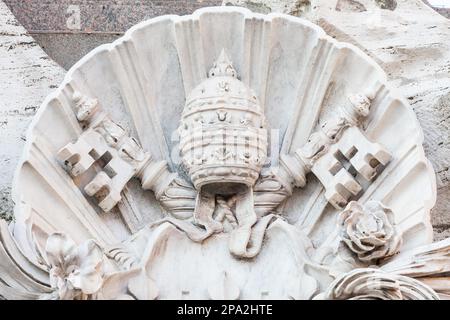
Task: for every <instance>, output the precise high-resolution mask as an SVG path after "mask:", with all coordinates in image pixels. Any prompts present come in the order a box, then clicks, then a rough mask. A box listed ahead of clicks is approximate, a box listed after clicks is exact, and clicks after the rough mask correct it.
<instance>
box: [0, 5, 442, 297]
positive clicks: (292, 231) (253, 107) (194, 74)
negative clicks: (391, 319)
mask: <svg viewBox="0 0 450 320" xmlns="http://www.w3.org/2000/svg"><path fill="white" fill-rule="evenodd" d="M292 33H295V34H297V35H298V37H296V38H292V37H290V35H291V34H292ZM143 39H145V40H146V41H143ZM300 50H301V52H302V55H298V54H297V52H298V51H300ZM227 53H228V54H229V56H228V54H227ZM175 62H178V63H175ZM99 77H101V79H102V81H98V79H99ZM168 90H170V95H165V94H164V93H166V92H168ZM188 97H189V98H188ZM280 110H283V112H280ZM264 119H267V121H266V120H264ZM269 128H270V129H271V130H272V131H271V133H270V135H269V136H268V137H270V142H271V143H270V146H271V151H270V161H269V162H268V163H267V164H266V166H264V168H263V167H262V164H263V163H264V162H265V161H264V159H265V158H266V156H267V159H269V158H268V155H269V154H268V153H267V151H268V149H267V147H268V145H267V141H266V136H265V135H266V134H267V131H266V129H269ZM175 130H176V131H175ZM217 130H218V132H222V131H223V133H221V134H219V135H217V136H214V132H215V131H217ZM221 130H222V131H221ZM227 130H231V131H227ZM273 130H275V132H274V131H273ZM174 132H178V134H179V135H180V137H179V138H181V140H180V145H179V146H178V143H177V142H178V140H177V139H176V138H177V136H176V135H175V136H174ZM211 132H212V133H213V135H211V136H210V135H209V134H210V133H211ZM232 132H233V133H232ZM256 132H257V133H256ZM264 132H266V133H264ZM231 133H232V134H231ZM28 137H29V141H28V142H27V145H26V147H25V149H24V153H23V158H22V161H21V163H20V164H19V169H18V171H17V175H16V179H15V183H14V193H13V196H14V199H15V201H16V203H17V205H16V221H15V223H14V224H11V226H10V229H11V232H12V234H13V239H10V238H11V234H10V233H8V232H7V231H6V230H5V228H3V229H2V230H0V231H1V232H2V237H3V239H5V240H3V242H4V243H3V246H4V248H5V250H6V252H12V254H10V255H9V256H8V255H5V254H4V257H5V259H6V260H5V264H4V269H3V271H2V270H0V271H1V272H0V274H2V277H4V279H5V280H4V281H3V282H4V283H5V284H4V285H1V286H0V290H1V291H0V292H1V293H2V295H4V296H5V297H8V298H25V297H34V298H36V297H37V298H43V297H48V298H51V299H66V298H68V299H91V298H92V299H103V298H116V299H122V298H135V299H153V298H155V297H157V296H159V297H161V298H177V297H181V298H182V297H183V296H190V297H195V298H220V297H222V298H229V299H235V298H239V297H240V298H261V297H263V296H265V297H271V298H295V299H310V298H313V297H315V298H326V299H328V298H337V299H339V298H349V297H355V298H356V297H360V296H361V292H360V290H358V289H357V290H355V291H354V292H353V291H349V290H350V289H351V288H350V287H349V288H348V289H349V290H346V292H347V291H348V292H347V294H346V295H345V296H341V295H340V290H341V289H340V288H342V283H344V284H346V283H347V282H346V281H347V279H349V278H350V279H354V278H355V277H356V278H357V279H359V280H361V281H364V279H365V278H367V277H370V279H371V280H370V283H368V285H369V286H370V287H372V285H371V283H372V281H381V282H383V281H388V282H389V281H394V282H395V284H396V288H395V290H393V292H392V297H394V298H399V299H410V298H411V299H436V298H438V297H445V296H446V294H447V289H446V288H445V287H442V286H439V285H438V284H436V283H434V282H433V281H431V282H429V283H430V284H429V285H424V284H423V283H422V282H423V281H425V280H423V279H421V280H420V281H422V282H418V281H419V280H415V279H412V278H410V277H409V278H408V277H406V276H405V275H404V274H405V273H407V272H410V270H412V269H414V268H416V267H417V266H416V264H415V262H414V260H413V263H410V260H409V258H413V257H412V255H413V254H415V253H414V252H415V251H413V250H415V249H417V248H418V247H421V251H420V253H422V254H425V255H429V259H432V261H431V262H430V263H429V268H431V269H429V271H428V273H427V274H426V278H427V279H426V280H430V279H435V278H436V277H439V276H440V275H441V273H442V269H441V268H440V267H441V265H440V261H441V260H440V257H441V256H443V257H444V260H445V259H447V255H448V244H447V242H442V243H436V244H433V245H431V246H430V244H431V242H432V228H431V224H430V220H429V212H430V209H431V207H432V206H433V204H434V202H435V177H434V172H433V171H432V168H431V167H430V165H429V162H428V161H427V159H426V158H425V156H424V153H423V148H422V141H423V136H422V132H421V129H420V125H419V123H418V122H417V120H416V118H415V115H414V112H413V111H412V110H411V109H410V108H409V106H408V103H407V100H406V99H404V98H403V97H402V96H401V95H400V94H399V93H398V92H397V91H396V90H394V89H392V87H391V86H390V85H389V84H388V83H387V79H386V77H385V75H384V73H383V71H382V70H381V69H380V67H379V66H378V65H377V64H376V63H375V62H374V61H373V60H371V59H370V58H368V57H367V56H366V55H364V54H363V53H362V52H361V51H360V50H358V49H357V48H355V47H354V46H352V45H349V44H346V43H342V42H337V41H336V40H334V39H332V38H331V37H329V36H327V35H326V34H325V33H324V32H323V30H321V29H320V28H318V27H317V26H316V25H314V24H311V23H310V22H308V21H306V20H302V19H298V18H293V17H291V16H288V15H277V14H272V15H267V16H266V15H257V14H254V13H252V12H250V11H248V10H243V9H239V8H236V7H234V8H231V7H222V8H207V9H204V10H199V11H196V12H195V13H194V14H192V15H190V16H184V17H178V16H165V17H160V18H157V19H153V20H149V21H146V22H143V23H141V24H139V25H137V26H135V27H133V28H132V29H131V30H129V31H128V32H127V33H126V35H125V36H124V38H122V39H120V40H119V41H116V42H114V43H112V44H110V45H107V46H102V47H99V48H98V49H96V50H95V51H93V52H92V53H91V54H89V55H88V56H86V57H85V58H83V59H82V60H81V61H80V62H79V63H77V64H76V65H75V67H74V68H73V69H72V70H71V71H70V72H69V73H68V74H67V76H66V77H65V79H64V81H63V82H62V84H61V85H60V86H59V87H58V90H56V91H55V92H54V93H53V94H51V95H50V96H48V98H47V99H46V100H45V102H44V105H43V107H42V108H41V109H40V110H39V112H38V114H37V115H36V117H35V119H34V121H33V123H32V126H31V129H30V131H29V133H28ZM393 137H395V138H393ZM199 138H201V139H200V140H199ZM203 139H206V140H203ZM234 139H236V141H235V140H234ZM206 141H208V143H206V148H204V147H203V143H204V142H206ZM233 141H235V143H236V145H235V144H234V143H233ZM277 142H279V143H277ZM179 147H180V148H181V149H179ZM180 150H181V152H180ZM188 151H192V152H188ZM178 156H181V158H182V160H183V165H181V163H180V162H179V161H178V159H179V157H178ZM253 161H255V162H253ZM133 178H136V179H133ZM130 179H133V180H130ZM129 180H130V182H129V183H128V181H129ZM142 189H143V190H144V191H143V190H142ZM145 190H150V192H147V191H145ZM194 200H195V201H194ZM355 201H357V202H355ZM55 212H57V213H58V214H57V215H55ZM161 218H162V219H161ZM338 218H339V219H338ZM175 227H176V228H175ZM61 233H64V234H65V235H61ZM72 239H73V240H72ZM177 239H178V240H177ZM263 240H264V241H263ZM14 242H17V246H18V247H16V246H15V245H14ZM227 243H228V250H224V248H225V249H226V246H227ZM174 244H175V245H174ZM1 248H2V247H0V249H1ZM18 248H20V250H19V249H18ZM412 251H413V252H412ZM1 253H2V252H1V251H0V254H1ZM186 253H188V255H187V256H186V258H185V259H184V258H183V259H182V261H183V265H181V264H180V263H175V262H176V261H178V259H179V257H180V255H185V254H186ZM213 254H214V255H215V256H217V258H215V259H212V260H211V259H206V260H205V257H207V258H208V257H209V256H211V255H213ZM277 256H280V259H275V260H273V262H271V263H268V262H266V261H267V260H266V259H269V261H270V260H271V257H277ZM281 256H285V257H290V258H292V259H291V260H289V261H287V260H285V259H281ZM282 260H283V261H284V262H285V263H283V268H284V269H283V270H284V271H283V272H279V271H280V268H281V266H279V265H277V263H276V261H282ZM214 261H222V262H221V263H218V264H217V263H215V262H214ZM373 264H377V265H378V266H379V267H380V268H381V269H382V271H380V272H376V273H374V272H372V270H371V269H367V268H368V267H369V266H371V265H373ZM389 264H393V265H394V267H395V268H394V269H395V272H397V273H398V274H397V273H396V274H392V272H389V271H385V270H384V269H383V268H384V265H389ZM67 265H70V266H71V267H70V268H66V267H67ZM17 266H21V267H20V269H21V270H24V271H23V272H24V273H25V274H26V276H28V277H31V279H30V280H29V281H31V285H30V287H31V288H32V289H31V291H30V290H25V291H23V290H18V289H17V287H18V286H21V284H22V280H20V279H19V280H18V279H16V278H12V277H9V275H10V273H11V272H10V271H8V270H9V269H14V268H17ZM170 266H173V267H170ZM179 268H182V270H180V269H179ZM355 268H358V269H362V272H360V273H356V274H354V273H352V272H351V271H352V270H353V269H355ZM198 270H204V271H202V272H201V274H202V277H201V279H200V278H199V277H198ZM46 272H49V279H48V280H45V273H46ZM175 274H176V275H177V277H179V281H173V280H174V277H173V276H174V275H175ZM263 274H264V277H265V278H266V277H267V282H264V281H260V280H258V279H260V276H261V275H263ZM422 276H423V274H421V273H419V275H418V276H417V277H422ZM413 277H416V276H415V275H414V276H413ZM38 278H39V279H42V278H44V280H43V281H41V282H40V283H42V284H43V285H44V288H42V287H39V286H36V284H35V283H34V282H33V281H36V280H37V279H38ZM277 279H278V280H277ZM2 280H3V278H2ZM89 284H92V285H89ZM411 287H412V288H414V289H415V290H416V291H417V293H418V294H417V295H408V294H407V292H408V290H409V288H411ZM344 289H345V288H344ZM111 290H112V291H111ZM434 290H437V291H434ZM48 293H50V295H48ZM363 295H364V296H368V295H369V296H370V297H373V298H390V297H391V295H390V293H389V290H381V291H380V290H371V291H370V292H368V293H364V294H363Z"/></svg>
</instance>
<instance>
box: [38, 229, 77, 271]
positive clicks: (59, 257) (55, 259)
mask: <svg viewBox="0 0 450 320" xmlns="http://www.w3.org/2000/svg"><path fill="white" fill-rule="evenodd" d="M45 253H46V255H47V261H48V262H49V263H50V265H51V266H56V267H59V268H61V269H63V270H64V269H65V268H66V266H67V265H70V264H76V263H77V250H76V245H75V242H73V241H72V239H70V238H69V237H67V236H66V235H65V234H63V233H53V234H52V235H50V236H49V237H48V239H47V244H46V246H45Z"/></svg>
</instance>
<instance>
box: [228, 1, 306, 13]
mask: <svg viewBox="0 0 450 320" xmlns="http://www.w3.org/2000/svg"><path fill="white" fill-rule="evenodd" d="M222 5H224V6H242V7H246V8H248V9H250V10H252V11H253V12H258V13H264V14H267V13H270V12H282V13H286V14H290V15H293V16H301V15H303V14H305V13H306V12H307V11H309V10H310V6H311V1H309V0H250V1H248V0H223V2H222Z"/></svg>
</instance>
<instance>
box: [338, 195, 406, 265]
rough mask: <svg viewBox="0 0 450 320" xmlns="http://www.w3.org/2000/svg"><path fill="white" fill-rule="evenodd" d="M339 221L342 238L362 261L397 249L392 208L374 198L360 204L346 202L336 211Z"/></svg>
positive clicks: (382, 256)
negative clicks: (346, 203) (342, 207)
mask: <svg viewBox="0 0 450 320" xmlns="http://www.w3.org/2000/svg"><path fill="white" fill-rule="evenodd" d="M339 223H340V226H341V231H342V233H341V237H342V240H343V241H344V243H345V244H346V245H347V246H348V247H349V248H350V250H352V251H353V252H354V253H356V254H357V255H358V259H359V260H361V261H363V262H371V261H373V260H376V259H381V258H386V257H389V256H392V255H393V254H395V253H397V252H398V249H399V247H400V244H401V237H400V235H398V234H397V232H396V230H395V226H394V215H393V212H392V211H391V210H390V209H388V208H386V207H384V206H383V205H382V204H381V203H380V202H378V201H369V202H367V203H366V204H365V205H364V206H362V205H361V204H359V203H358V202H356V201H352V202H350V203H349V204H348V205H347V207H346V208H345V210H344V211H343V212H342V213H341V214H340V216H339Z"/></svg>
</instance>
